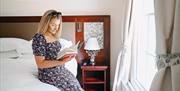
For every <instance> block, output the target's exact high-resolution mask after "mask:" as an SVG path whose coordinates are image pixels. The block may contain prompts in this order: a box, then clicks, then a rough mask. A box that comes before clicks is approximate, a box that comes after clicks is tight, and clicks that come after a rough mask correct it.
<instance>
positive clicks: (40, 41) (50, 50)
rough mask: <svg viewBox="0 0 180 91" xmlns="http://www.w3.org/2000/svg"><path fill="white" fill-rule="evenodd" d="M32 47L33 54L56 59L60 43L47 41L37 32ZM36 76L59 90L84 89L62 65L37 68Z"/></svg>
mask: <svg viewBox="0 0 180 91" xmlns="http://www.w3.org/2000/svg"><path fill="white" fill-rule="evenodd" d="M32 49H33V54H34V55H35V56H44V57H45V59H46V60H56V58H57V53H58V52H59V51H60V49H61V45H60V43H59V41H55V42H50V43H47V42H46V39H45V37H44V35H42V34H39V33H37V34H35V35H34V36H33V43H32ZM38 78H39V80H40V81H42V82H44V83H47V84H50V85H54V86H56V87H57V88H59V89H60V91H84V90H83V89H82V88H81V86H80V84H79V82H78V80H77V79H76V77H75V76H74V75H73V74H72V73H71V72H70V71H69V70H68V69H66V68H65V66H64V65H59V66H55V67H51V68H38Z"/></svg>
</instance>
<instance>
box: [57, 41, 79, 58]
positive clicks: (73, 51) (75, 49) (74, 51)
mask: <svg viewBox="0 0 180 91" xmlns="http://www.w3.org/2000/svg"><path fill="white" fill-rule="evenodd" d="M79 43H80V41H78V43H76V45H73V46H71V47H69V48H65V49H63V50H61V51H60V52H59V53H58V54H57V59H61V58H63V57H64V56H65V55H68V54H77V53H78V46H79Z"/></svg>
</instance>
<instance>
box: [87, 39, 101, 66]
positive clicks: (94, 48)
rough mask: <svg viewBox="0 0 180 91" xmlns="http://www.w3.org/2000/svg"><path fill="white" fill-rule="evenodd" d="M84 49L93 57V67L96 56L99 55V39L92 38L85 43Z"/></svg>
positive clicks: (91, 60)
mask: <svg viewBox="0 0 180 91" xmlns="http://www.w3.org/2000/svg"><path fill="white" fill-rule="evenodd" d="M84 49H85V50H86V53H87V54H88V56H90V57H91V59H90V64H91V65H95V61H94V59H95V56H96V55H97V53H98V52H99V50H100V47H99V44H98V41H97V38H95V37H91V38H89V39H88V40H87V42H86V43H85V47H84Z"/></svg>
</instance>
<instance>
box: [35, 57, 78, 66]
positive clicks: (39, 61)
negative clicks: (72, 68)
mask: <svg viewBox="0 0 180 91" xmlns="http://www.w3.org/2000/svg"><path fill="white" fill-rule="evenodd" d="M74 57H75V55H68V56H66V57H64V58H63V59H61V60H45V57H44V56H35V60H36V64H37V66H38V68H50V67H55V66H58V65H62V64H65V63H66V62H68V61H69V60H71V59H72V58H74Z"/></svg>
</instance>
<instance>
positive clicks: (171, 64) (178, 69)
mask: <svg viewBox="0 0 180 91" xmlns="http://www.w3.org/2000/svg"><path fill="white" fill-rule="evenodd" d="M155 21H156V31H157V47H156V48H157V55H158V56H157V67H158V72H157V74H156V75H155V77H154V79H153V82H152V84H151V88H150V91H180V37H179V36H180V0H155Z"/></svg>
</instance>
